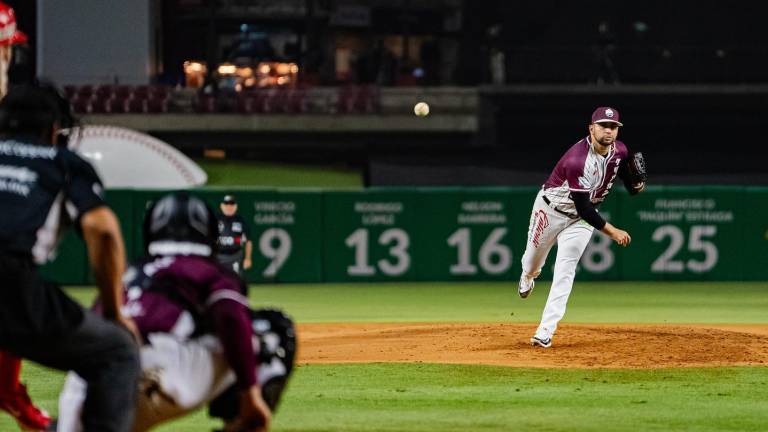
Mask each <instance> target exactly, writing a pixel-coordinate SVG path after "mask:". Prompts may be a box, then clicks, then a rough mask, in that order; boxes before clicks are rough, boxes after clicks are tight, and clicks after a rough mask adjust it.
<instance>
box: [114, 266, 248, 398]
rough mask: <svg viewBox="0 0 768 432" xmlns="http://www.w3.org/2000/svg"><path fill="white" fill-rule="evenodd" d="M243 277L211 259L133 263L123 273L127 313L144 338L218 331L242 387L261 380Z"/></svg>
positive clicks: (215, 332)
mask: <svg viewBox="0 0 768 432" xmlns="http://www.w3.org/2000/svg"><path fill="white" fill-rule="evenodd" d="M241 283H242V282H241V280H240V279H239V278H238V277H237V275H235V274H234V273H232V272H231V271H229V270H227V269H225V268H223V267H221V266H220V265H219V264H218V263H215V262H213V261H212V260H211V259H209V258H206V257H200V256H167V257H157V258H154V259H144V260H140V261H137V262H136V263H134V264H133V265H131V266H130V267H129V268H128V270H127V271H126V273H125V276H124V277H123V284H124V289H125V296H124V297H125V305H124V306H123V313H124V314H125V315H128V316H130V317H131V318H133V320H134V321H135V322H136V325H137V326H138V328H139V331H140V332H141V335H142V337H143V339H144V341H145V342H149V338H148V336H149V335H150V334H151V333H160V332H161V333H170V334H173V335H175V336H176V337H178V338H179V339H187V338H190V337H193V336H197V335H202V334H214V335H216V336H217V337H218V338H219V340H220V341H221V344H222V347H223V348H224V354H225V357H226V358H227V361H228V362H229V364H230V366H231V367H232V369H233V370H234V371H235V375H236V376H237V378H238V384H239V385H240V386H241V388H247V387H249V386H250V385H252V384H253V383H255V381H256V378H255V377H256V375H255V374H256V364H255V357H254V355H253V353H254V348H253V344H252V336H253V330H252V329H251V320H250V317H249V310H248V299H246V298H245V297H244V296H243V295H242V294H241V293H240V292H241V287H240V284H241Z"/></svg>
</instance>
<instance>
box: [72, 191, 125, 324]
mask: <svg viewBox="0 0 768 432" xmlns="http://www.w3.org/2000/svg"><path fill="white" fill-rule="evenodd" d="M80 227H81V228H82V230H83V240H85V244H86V246H87V248H88V260H89V261H90V263H91V267H92V268H93V274H94V277H95V278H96V286H97V287H98V288H99V294H100V297H101V304H102V307H103V310H102V313H103V314H104V318H107V319H110V320H113V321H117V322H119V323H120V324H122V325H124V326H126V327H127V328H128V329H129V330H131V332H133V333H134V334H136V331H135V325H133V322H132V321H131V320H130V319H129V318H126V317H123V315H122V314H121V313H120V307H121V306H122V304H123V288H122V276H123V272H124V271H125V245H124V243H123V236H122V234H121V233H120V225H119V223H118V221H117V217H116V216H115V214H114V213H113V212H112V210H110V209H109V207H106V206H100V207H96V208H94V209H92V210H90V211H88V212H86V213H85V214H83V216H82V217H81V219H80Z"/></svg>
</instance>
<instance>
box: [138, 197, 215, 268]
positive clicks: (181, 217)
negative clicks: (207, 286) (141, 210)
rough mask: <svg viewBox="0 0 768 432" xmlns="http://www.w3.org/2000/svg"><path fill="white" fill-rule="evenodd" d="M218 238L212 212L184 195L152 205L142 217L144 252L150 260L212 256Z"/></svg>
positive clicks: (193, 198)
mask: <svg viewBox="0 0 768 432" xmlns="http://www.w3.org/2000/svg"><path fill="white" fill-rule="evenodd" d="M217 235H218V225H217V222H216V216H215V215H214V213H213V210H211V208H210V207H209V206H208V205H207V204H206V203H205V202H204V201H203V200H201V199H200V198H197V197H194V196H190V195H189V194H187V193H185V192H178V193H173V194H169V195H165V196H164V197H162V198H160V199H159V200H157V201H155V202H154V203H153V204H152V205H151V206H150V208H149V210H147V213H146V215H145V217H144V250H145V252H146V253H147V254H148V255H151V256H157V255H200V256H212V255H214V254H215V252H216V237H217Z"/></svg>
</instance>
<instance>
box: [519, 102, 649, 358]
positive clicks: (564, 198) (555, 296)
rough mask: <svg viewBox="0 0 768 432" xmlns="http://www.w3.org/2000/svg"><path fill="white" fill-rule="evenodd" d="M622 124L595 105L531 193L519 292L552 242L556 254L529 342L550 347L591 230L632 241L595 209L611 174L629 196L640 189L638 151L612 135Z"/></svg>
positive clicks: (529, 284) (525, 292)
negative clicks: (582, 130)
mask: <svg viewBox="0 0 768 432" xmlns="http://www.w3.org/2000/svg"><path fill="white" fill-rule="evenodd" d="M622 126H623V124H622V123H621V122H620V121H619V112H618V111H617V110H615V109H614V108H610V107H599V108H597V109H596V110H595V111H594V113H593V114H592V121H591V123H590V124H589V135H588V136H587V137H586V138H584V139H582V140H581V141H579V142H577V143H576V144H574V145H573V146H572V147H571V148H570V149H568V151H566V152H565V154H564V155H563V157H562V158H560V161H559V162H558V163H557V165H556V166H555V169H554V170H553V171H552V174H551V175H550V176H549V179H548V180H547V181H546V183H544V185H543V187H542V189H541V190H540V191H539V193H538V195H536V200H535V201H534V203H533V210H532V212H531V220H530V225H529V227H528V241H527V244H526V247H525V253H524V254H523V258H522V265H523V266H522V267H523V271H522V274H521V275H520V283H519V285H518V294H519V295H520V297H522V298H526V297H528V296H529V295H530V294H531V292H532V291H533V286H534V280H535V278H536V277H537V276H538V275H539V274H540V273H541V268H542V267H543V266H544V262H545V261H546V259H547V255H548V254H549V251H550V249H552V246H554V245H555V243H557V257H556V259H555V270H554V276H553V279H552V287H551V288H550V291H549V297H548V298H547V304H546V306H545V307H544V312H543V313H542V316H541V323H540V324H539V327H538V329H536V333H535V334H534V336H533V337H532V338H531V344H532V345H533V346H539V347H542V348H549V347H550V346H552V336H553V335H554V334H555V330H557V324H558V322H560V320H561V319H562V318H563V315H565V308H566V304H567V303H568V296H569V295H570V294H571V289H572V287H573V280H574V276H575V274H576V265H577V264H578V262H579V260H580V258H581V255H582V253H584V249H585V248H586V247H587V244H588V243H589V239H590V238H591V237H592V232H593V230H594V229H598V230H600V231H602V232H603V233H605V234H606V235H608V236H609V237H610V238H611V239H612V240H613V241H615V242H616V243H618V244H619V245H621V246H627V245H629V243H630V241H631V240H632V238H631V237H630V235H629V233H628V232H626V231H624V230H622V229H619V228H617V227H615V226H613V225H612V224H610V223H608V222H606V220H605V219H603V217H602V216H600V213H599V212H598V207H599V206H600V203H602V202H603V201H604V200H605V198H606V196H607V195H608V192H610V190H611V187H612V186H613V183H614V181H615V180H616V177H617V176H618V177H619V178H621V179H622V181H623V183H624V186H625V187H626V188H627V190H628V191H629V193H630V194H632V195H635V194H637V193H639V192H642V191H643V190H644V189H645V182H646V180H647V174H646V170H645V160H644V159H643V155H642V153H635V154H633V155H630V153H629V151H628V150H627V146H626V145H624V143H623V142H621V141H617V140H616V138H617V137H618V134H619V128H620V127H622Z"/></svg>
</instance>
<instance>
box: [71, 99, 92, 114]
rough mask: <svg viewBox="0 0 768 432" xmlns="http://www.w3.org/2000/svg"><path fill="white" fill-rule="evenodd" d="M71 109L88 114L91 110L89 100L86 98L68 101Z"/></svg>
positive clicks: (77, 112)
mask: <svg viewBox="0 0 768 432" xmlns="http://www.w3.org/2000/svg"><path fill="white" fill-rule="evenodd" d="M70 105H71V106H72V111H73V112H74V113H76V114H89V113H90V112H91V102H90V101H89V100H88V99H77V98H75V99H74V100H71V101H70Z"/></svg>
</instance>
